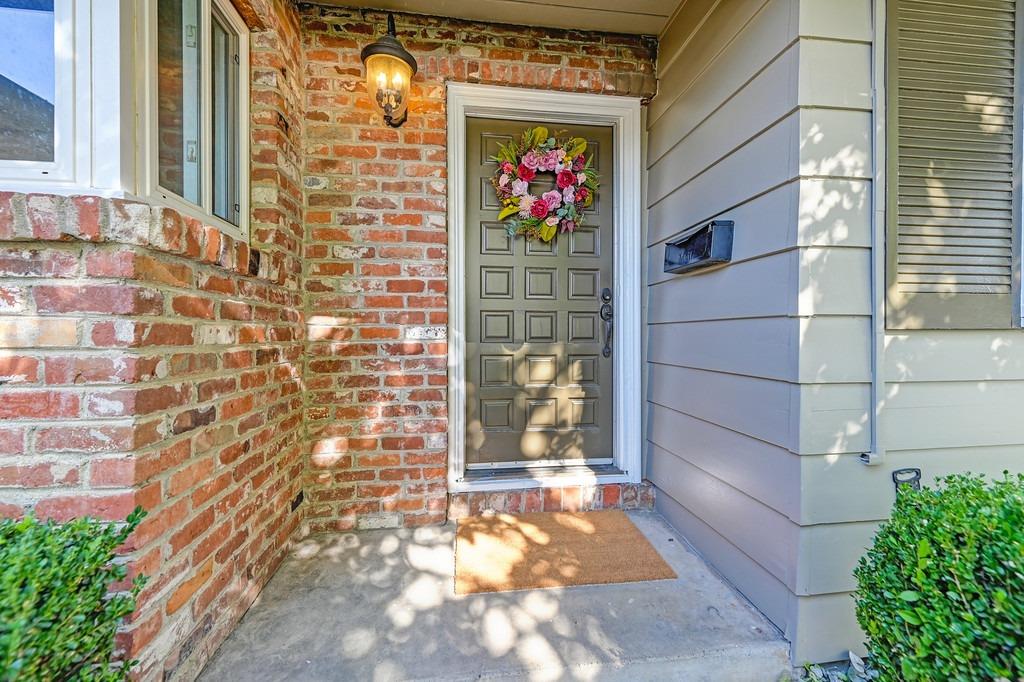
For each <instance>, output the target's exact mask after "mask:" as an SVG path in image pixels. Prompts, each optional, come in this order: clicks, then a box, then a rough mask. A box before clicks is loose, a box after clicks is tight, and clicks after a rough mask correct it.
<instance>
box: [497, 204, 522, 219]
mask: <svg viewBox="0 0 1024 682" xmlns="http://www.w3.org/2000/svg"><path fill="white" fill-rule="evenodd" d="M515 213H519V207H518V206H516V205H514V204H513V205H512V206H506V207H505V208H503V209H501V213H499V214H498V220H504V219H505V218H507V217H509V216H510V215H513V214H515Z"/></svg>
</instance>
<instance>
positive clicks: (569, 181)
mask: <svg viewBox="0 0 1024 682" xmlns="http://www.w3.org/2000/svg"><path fill="white" fill-rule="evenodd" d="M555 184H557V185H558V189H565V188H566V187H571V186H572V185H575V184H576V174H575V173H573V172H572V171H570V170H564V171H560V172H559V173H558V177H556V178H555Z"/></svg>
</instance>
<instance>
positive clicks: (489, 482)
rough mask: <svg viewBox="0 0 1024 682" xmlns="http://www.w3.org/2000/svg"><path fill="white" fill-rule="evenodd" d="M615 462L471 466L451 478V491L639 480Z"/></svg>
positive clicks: (554, 486)
mask: <svg viewBox="0 0 1024 682" xmlns="http://www.w3.org/2000/svg"><path fill="white" fill-rule="evenodd" d="M638 482H639V481H634V480H632V478H631V477H630V475H629V473H628V472H625V471H623V470H622V469H620V468H618V467H617V466H615V465H614V464H593V465H588V464H573V465H568V466H557V465H556V466H549V467H529V468H527V467H515V468H508V469H472V470H469V471H466V472H464V473H463V475H462V478H460V479H458V480H456V481H452V484H451V486H449V487H450V492H453V493H462V492H486V491H492V490H517V489H522V488H561V487H565V486H573V485H603V484H606V483H638Z"/></svg>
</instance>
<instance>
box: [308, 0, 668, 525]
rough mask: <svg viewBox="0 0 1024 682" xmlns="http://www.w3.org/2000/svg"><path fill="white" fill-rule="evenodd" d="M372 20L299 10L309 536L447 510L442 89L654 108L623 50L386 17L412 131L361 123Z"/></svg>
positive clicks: (636, 61) (644, 42) (646, 65)
mask: <svg viewBox="0 0 1024 682" xmlns="http://www.w3.org/2000/svg"><path fill="white" fill-rule="evenodd" d="M385 16H386V15H384V14H381V13H379V12H362V11H358V10H343V9H333V8H323V7H315V6H307V7H304V8H303V10H302V40H303V50H304V54H305V59H306V70H305V89H306V92H305V96H306V104H305V117H306V123H305V133H306V134H305V141H306V145H305V156H304V159H303V163H304V165H303V169H304V174H303V175H304V183H305V189H306V195H305V198H306V212H305V222H306V244H305V255H306V258H305V276H304V287H305V290H306V315H307V319H308V320H309V344H308V348H307V350H308V353H309V357H308V362H307V366H306V388H307V392H308V393H307V407H306V424H307V434H308V437H309V451H310V468H309V474H308V476H309V478H308V481H307V484H306V490H307V492H308V494H309V496H310V507H309V509H308V511H307V515H308V518H309V519H310V522H311V527H312V528H313V529H314V530H341V529H350V528H377V527H395V526H402V525H406V526H409V525H418V524H424V523H441V522H443V521H444V519H445V510H446V495H447V485H446V477H447V468H446V460H447V457H446V453H447V440H446V431H447V428H448V423H447V415H446V409H447V403H446V390H445V389H446V386H447V375H446V366H447V359H446V353H447V346H446V342H445V325H446V324H447V321H448V312H447V248H446V244H447V240H448V236H447V232H446V229H445V228H446V198H445V187H446V178H445V169H446V159H445V146H446V140H447V138H446V115H445V85H444V84H445V82H447V81H470V82H481V83H495V84H502V85H512V86H528V87H535V88H550V89H557V90H571V91H579V92H603V93H607V94H628V95H651V94H653V88H654V79H653V69H654V66H653V63H654V56H655V55H654V45H653V43H652V41H650V40H648V39H641V38H638V37H636V36H618V35H606V34H598V33H581V32H576V31H552V30H546V29H537V28H524V27H510V26H497V25H488V24H480V23H473V22H463V21H454V20H448V19H438V18H433V17H423V16H416V15H399V16H398V17H396V20H397V25H398V33H399V37H400V38H401V40H402V41H403V42H404V43H405V45H406V47H407V48H408V49H409V50H410V51H411V52H412V53H413V55H414V56H415V57H416V59H417V61H418V62H419V66H420V70H419V73H417V75H416V77H415V79H414V81H413V91H412V101H411V104H410V107H409V120H408V121H407V122H406V123H405V124H404V125H403V126H402V127H401V128H398V129H393V128H388V127H386V126H384V125H383V123H382V122H381V117H380V115H379V114H377V113H376V111H374V109H373V108H372V107H371V104H370V101H369V99H368V98H367V97H366V93H365V88H364V81H363V78H364V75H363V70H362V65H361V64H360V61H359V50H360V49H361V48H362V46H364V45H365V44H366V43H367V42H369V41H371V40H373V39H374V37H375V36H378V35H380V34H381V33H383V32H384V30H385Z"/></svg>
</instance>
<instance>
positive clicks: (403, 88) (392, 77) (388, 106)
mask: <svg viewBox="0 0 1024 682" xmlns="http://www.w3.org/2000/svg"><path fill="white" fill-rule="evenodd" d="M360 57H361V58H362V60H363V64H364V65H365V66H366V92H367V93H368V94H369V95H370V101H372V102H373V103H374V105H376V107H377V108H378V109H380V112H381V113H382V114H384V122H385V123H387V124H388V125H389V126H395V127H397V126H400V125H402V122H403V121H405V114H406V111H407V110H408V108H409V85H410V84H411V82H412V77H413V76H414V75H416V58H415V57H413V56H412V55H411V54H409V51H408V50H406V49H405V48H404V47H402V43H401V42H400V41H399V40H398V34H397V33H396V32H395V17H394V16H392V15H391V14H388V32H387V33H386V34H385V35H382V36H381V37H380V38H378V39H377V40H376V41H374V42H372V43H370V44H369V45H367V46H366V47H364V48H363V51H362V53H361V54H360Z"/></svg>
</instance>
